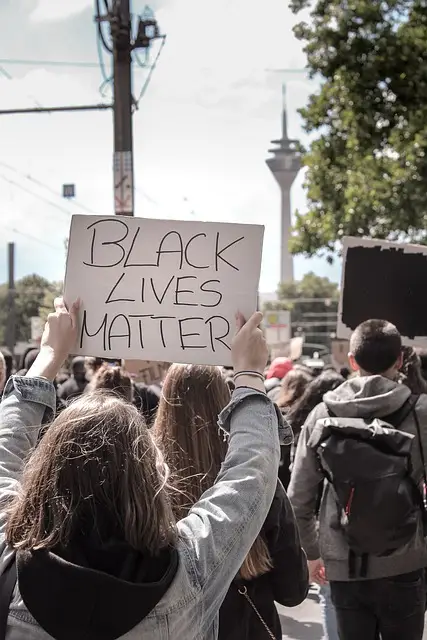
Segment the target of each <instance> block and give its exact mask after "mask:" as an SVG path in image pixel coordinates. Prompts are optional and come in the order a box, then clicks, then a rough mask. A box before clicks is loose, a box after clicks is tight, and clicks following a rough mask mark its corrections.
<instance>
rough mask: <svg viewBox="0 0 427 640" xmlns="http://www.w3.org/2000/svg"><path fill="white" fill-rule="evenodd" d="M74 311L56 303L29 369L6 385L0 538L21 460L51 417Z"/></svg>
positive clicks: (0, 424) (0, 414)
mask: <svg viewBox="0 0 427 640" xmlns="http://www.w3.org/2000/svg"><path fill="white" fill-rule="evenodd" d="M76 310H77V306H75V307H73V309H72V310H71V312H70V313H68V311H67V310H66V309H65V307H64V306H63V303H62V301H61V300H58V301H56V311H55V313H53V314H50V316H49V318H48V321H47V323H46V327H45V330H44V333H43V338H42V341H41V345H40V354H39V355H38V357H37V359H36V361H35V362H34V364H33V366H32V367H31V369H30V370H29V371H28V373H27V375H26V376H25V377H24V378H22V377H18V376H15V377H12V378H11V379H10V380H9V381H8V383H7V384H6V388H5V392H4V396H3V401H2V402H1V404H0V534H2V533H3V529H4V524H5V512H4V507H5V505H6V503H7V502H8V500H9V498H10V497H11V496H13V495H15V494H16V493H17V491H18V490H19V483H20V480H21V474H22V469H23V465H24V460H25V459H26V458H27V456H28V454H29V453H30V451H31V450H32V449H33V447H34V446H35V445H36V443H37V437H38V434H39V430H40V425H41V424H42V422H46V421H48V420H50V419H51V418H52V417H53V415H54V413H55V405H56V402H55V389H54V387H53V384H52V380H53V379H54V377H55V376H56V374H57V372H58V370H59V368H60V366H61V365H62V363H63V361H64V359H65V357H66V356H67V355H68V350H69V348H70V347H71V344H72V343H73V341H74V340H75V332H76V317H75V313H76Z"/></svg>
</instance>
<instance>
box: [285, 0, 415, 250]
mask: <svg viewBox="0 0 427 640" xmlns="http://www.w3.org/2000/svg"><path fill="white" fill-rule="evenodd" d="M291 6H292V9H293V10H294V12H295V13H297V12H299V11H301V10H302V9H307V8H308V7H310V8H311V21H310V22H311V23H310V26H309V25H307V24H306V23H301V24H300V25H298V26H297V27H296V28H295V33H296V35H297V37H298V38H299V39H300V40H302V41H304V42H305V51H306V53H307V58H308V67H309V71H310V73H311V76H312V77H314V76H316V77H320V78H321V80H322V86H321V89H320V91H319V93H318V94H315V95H312V96H311V97H310V99H309V103H308V106H307V107H306V108H305V109H302V110H301V114H302V116H303V119H304V123H305V129H306V131H307V132H309V133H315V134H318V136H317V139H316V140H315V141H314V142H313V143H312V145H311V147H310V149H309V150H308V152H307V153H306V154H305V156H304V164H305V165H306V167H307V174H306V186H307V195H308V205H309V210H308V213H307V214H306V215H301V214H300V213H298V214H297V217H296V224H295V231H296V234H295V236H294V237H293V239H292V243H291V244H292V250H293V251H294V252H295V253H304V254H306V255H310V256H311V255H314V254H316V253H317V254H326V255H327V256H328V257H329V258H331V257H332V256H333V254H334V253H335V252H336V249H337V241H339V239H340V238H341V237H342V236H344V235H353V236H365V237H370V238H386V239H390V240H397V239H399V240H409V241H415V242H421V243H426V242H427V224H426V223H427V190H426V186H425V181H426V178H427V155H426V150H427V47H426V42H427V8H426V5H425V3H424V2H420V1H419V0H417V1H414V0H406V1H405V0H390V1H388V2H385V1H384V0H331V1H326V0H314V2H313V3H311V2H310V0H293V2H292V5H291Z"/></svg>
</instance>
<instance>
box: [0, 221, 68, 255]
mask: <svg viewBox="0 0 427 640" xmlns="http://www.w3.org/2000/svg"><path fill="white" fill-rule="evenodd" d="M0 226H1V227H3V229H7V230H8V231H12V232H13V233H17V234H18V235H20V236H23V237H24V238H28V239H29V240H33V241H34V242H39V243H40V244H43V245H44V246H45V247H49V249H55V251H59V250H60V249H59V247H55V245H53V244H49V243H48V242H45V241H44V240H42V239H41V238H37V237H36V236H32V235H31V234H30V233H25V232H24V231H18V229H16V228H15V227H9V225H7V224H4V223H3V222H0ZM61 251H62V249H61Z"/></svg>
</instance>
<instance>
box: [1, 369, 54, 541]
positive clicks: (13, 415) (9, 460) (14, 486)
mask: <svg viewBox="0 0 427 640" xmlns="http://www.w3.org/2000/svg"><path fill="white" fill-rule="evenodd" d="M55 402H56V400H55V389H54V387H53V384H52V383H51V382H49V381H48V380H45V379H44V378H21V377H19V376H14V377H13V378H10V380H9V381H8V383H7V384H6V388H5V391H4V394H3V400H2V402H1V404H0V536H2V535H3V533H4V527H5V509H4V508H5V506H6V504H7V503H8V501H9V499H10V498H11V497H12V496H14V495H16V494H17V492H18V490H19V485H20V480H21V475H22V470H23V467H24V460H25V459H26V458H27V457H28V454H29V453H30V451H31V450H32V449H33V448H34V446H35V445H36V443H37V437H38V434H39V431H40V426H41V423H42V421H44V420H46V419H50V418H52V417H53V415H54V412H55Z"/></svg>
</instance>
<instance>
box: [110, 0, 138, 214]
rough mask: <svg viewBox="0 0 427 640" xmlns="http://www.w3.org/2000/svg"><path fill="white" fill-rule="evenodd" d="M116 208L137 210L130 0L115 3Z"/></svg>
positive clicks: (132, 211) (118, 211) (113, 28)
mask: <svg viewBox="0 0 427 640" xmlns="http://www.w3.org/2000/svg"><path fill="white" fill-rule="evenodd" d="M111 37H112V40H113V56H114V73H113V83H114V89H113V95H114V211H115V213H116V214H117V215H124V216H133V214H134V179H133V178H134V176H133V131H132V106H133V104H132V102H133V99H132V71H131V69H132V56H131V52H132V42H131V17H130V3H129V0H119V1H118V2H115V3H113V17H112V18H111Z"/></svg>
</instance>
